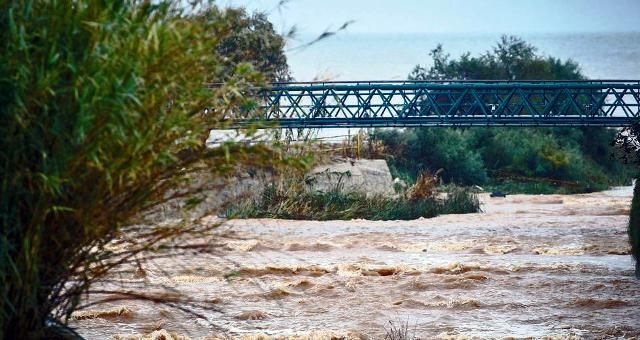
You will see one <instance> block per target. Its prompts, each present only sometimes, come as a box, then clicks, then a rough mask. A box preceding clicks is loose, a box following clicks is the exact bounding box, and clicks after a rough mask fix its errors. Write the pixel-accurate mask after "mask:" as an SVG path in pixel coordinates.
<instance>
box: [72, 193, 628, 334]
mask: <svg viewBox="0 0 640 340" xmlns="http://www.w3.org/2000/svg"><path fill="white" fill-rule="evenodd" d="M631 195H632V189H631V187H621V188H613V189H611V190H608V191H604V192H597V193H590V194H580V195H509V196H507V197H506V198H489V197H488V195H486V194H481V195H480V199H481V202H482V210H483V212H481V213H476V214H465V215H443V216H439V217H437V218H431V219H419V220H413V221H366V220H352V221H325V222H319V221H288V220H287V221H285V220H271V219H256V220H235V221H230V222H227V223H225V224H224V225H223V226H222V227H220V229H219V231H218V232H219V235H218V236H217V237H216V239H215V242H217V243H219V244H220V247H219V252H218V253H217V254H215V256H202V257H200V256H197V255H193V256H191V257H182V258H178V259H160V260H158V262H157V263H156V265H155V266H151V267H149V268H147V269H146V272H145V273H144V277H143V278H141V277H139V276H131V277H118V279H119V280H123V281H126V282H138V281H139V282H152V283H163V284H164V285H166V286H167V287H169V288H168V289H169V290H170V291H173V290H175V291H179V292H182V293H184V294H186V295H187V296H189V297H190V298H192V299H193V300H194V301H204V302H207V304H208V305H209V306H210V308H205V309H198V310H197V312H198V313H199V314H200V315H201V316H202V317H204V318H206V320H204V319H201V318H197V317H195V316H193V315H191V314H189V313H185V312H183V311H180V310H177V309H175V308H172V307H170V306H166V305H162V304H154V303H151V302H141V301H136V300H131V301H127V300H123V301H119V300H116V301H113V302H109V303H106V304H102V305H99V306H95V307H93V308H89V309H88V310H86V311H81V312H77V313H76V314H74V315H73V317H72V321H71V326H73V327H75V328H76V329H77V331H78V332H79V333H80V334H81V335H82V336H84V337H86V338H88V339H103V338H124V339H127V338H133V339H136V338H140V337H147V338H162V337H161V336H164V338H165V339H168V338H169V336H171V337H175V338H180V337H183V338H193V339H201V338H208V339H216V338H227V337H231V338H246V339H268V338H270V337H274V338H280V337H295V338H299V339H306V338H309V339H331V338H344V339H383V338H384V336H385V332H386V331H385V328H386V329H389V328H390V327H399V326H402V325H408V328H409V334H413V335H415V336H416V337H418V338H421V339H431V338H442V339H467V338H472V339H473V338H479V339H486V338H489V339H493V338H526V337H533V338H540V337H546V338H551V339H556V338H557V339H581V338H585V339H592V338H635V337H640V322H639V321H640V284H639V282H638V281H637V280H635V279H634V276H633V262H632V259H631V256H630V255H629V246H628V238H627V233H626V227H627V222H628V213H629V207H630V202H631ZM212 242H214V241H213V240H212ZM141 289H142V288H141Z"/></svg>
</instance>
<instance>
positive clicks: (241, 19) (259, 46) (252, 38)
mask: <svg viewBox="0 0 640 340" xmlns="http://www.w3.org/2000/svg"><path fill="white" fill-rule="evenodd" d="M205 16H207V17H208V19H209V20H215V21H219V22H222V23H225V26H224V27H222V28H218V29H217V30H216V31H213V32H211V35H212V37H217V36H220V33H221V32H220V31H221V30H222V31H223V32H224V33H225V34H224V35H223V38H222V39H220V42H219V43H218V44H217V46H216V53H217V54H219V55H221V56H222V57H223V59H222V61H223V65H224V69H225V73H230V72H232V71H233V69H234V67H235V65H237V64H238V63H241V62H245V63H251V64H252V65H253V66H254V68H255V69H256V70H258V71H260V72H261V73H262V74H263V75H264V76H265V77H266V78H267V79H268V80H269V81H288V80H290V79H291V76H290V75H289V65H288V64H287V57H286V55H285V54H284V46H285V43H286V41H285V38H284V37H283V36H281V35H280V34H278V33H276V31H275V30H274V28H273V24H272V23H271V22H269V20H268V19H267V14H266V13H260V12H257V13H251V14H249V13H247V11H246V9H244V8H225V9H219V8H217V7H213V8H211V9H210V10H209V11H207V13H206V14H205ZM221 19H224V20H221Z"/></svg>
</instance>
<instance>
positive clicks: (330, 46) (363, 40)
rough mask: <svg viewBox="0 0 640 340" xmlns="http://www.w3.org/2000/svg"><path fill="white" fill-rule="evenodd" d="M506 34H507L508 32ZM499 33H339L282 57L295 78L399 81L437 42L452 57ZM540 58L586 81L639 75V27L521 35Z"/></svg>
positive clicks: (485, 44) (481, 47) (291, 46)
mask: <svg viewBox="0 0 640 340" xmlns="http://www.w3.org/2000/svg"><path fill="white" fill-rule="evenodd" d="M507 34H508V33H507ZM502 35H503V33H455V34H445V33H403V34H379V33H352V32H348V31H342V32H338V33H337V34H335V35H332V36H330V37H328V38H326V39H322V40H320V41H318V42H316V43H313V44H310V45H308V46H307V44H308V43H309V42H311V41H313V40H314V38H316V36H312V35H304V36H299V37H297V38H295V39H293V40H291V41H290V42H289V43H288V47H287V52H286V53H287V58H288V62H289V65H290V68H291V71H292V74H293V76H294V78H295V80H297V81H312V80H404V79H407V76H408V75H409V73H410V72H411V71H412V70H413V68H414V67H415V66H416V65H421V66H423V67H427V68H428V67H430V66H431V65H432V61H431V57H430V56H429V52H430V51H431V50H433V49H434V48H436V46H437V45H438V44H442V46H443V48H444V51H445V52H446V53H449V54H450V55H451V58H457V57H459V56H460V55H462V54H463V53H465V52H470V53H471V55H473V56H478V55H480V54H483V53H484V52H486V51H487V50H491V49H493V48H494V47H495V46H496V45H497V43H498V41H499V40H500V37H501V36H502ZM510 35H515V36H518V37H521V38H522V39H524V40H525V41H526V42H528V43H530V44H532V45H533V46H535V47H536V48H537V52H538V53H539V54H541V55H544V56H553V57H556V58H561V59H563V60H565V59H572V60H573V61H575V62H577V63H578V64H579V65H580V66H581V69H582V71H583V73H584V74H585V75H586V76H587V77H589V78H591V79H640V31H638V32H620V33H611V32H603V33H521V34H510Z"/></svg>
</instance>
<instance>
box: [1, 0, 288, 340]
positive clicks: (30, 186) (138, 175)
mask: <svg viewBox="0 0 640 340" xmlns="http://www.w3.org/2000/svg"><path fill="white" fill-rule="evenodd" d="M180 6H184V5H183V4H182V3H181V2H175V3H174V2H171V1H153V2H150V1H126V0H122V1H98V0H77V1H28V0H25V1H22V0H20V1H18V0H15V1H5V2H3V3H2V4H1V5H0V159H1V161H0V173H1V174H2V177H1V179H0V183H1V189H0V190H1V191H0V221H1V222H0V338H15V339H27V338H29V339H32V338H41V337H52V336H56V335H57V336H62V335H64V334H67V335H69V334H70V333H69V332H71V331H69V330H67V331H65V330H64V324H65V323H66V320H67V319H68V318H69V316H70V315H71V312H72V311H73V310H75V309H76V308H77V307H78V304H79V303H80V301H81V299H80V298H81V296H82V294H84V293H86V292H88V291H89V290H88V289H89V287H90V286H91V284H92V283H94V282H96V281H97V280H99V279H100V278H103V277H104V276H105V275H106V273H108V272H109V271H110V270H112V269H113V268H114V267H116V266H119V265H121V264H123V263H126V262H130V261H137V260H138V256H139V255H140V254H141V253H142V252H143V251H154V249H158V248H159V247H161V246H163V242H164V241H167V240H168V239H171V238H173V237H177V236H178V235H182V234H183V233H184V232H188V231H193V230H194V228H196V227H198V224H197V223H195V224H192V223H186V222H179V223H176V224H168V225H167V224H165V225H162V226H156V227H144V226H132V225H131V221H132V219H133V218H134V217H137V216H139V215H140V214H141V213H142V212H144V211H148V210H149V209H152V208H154V207H157V206H159V205H161V204H163V203H164V202H167V201H169V200H176V199H186V200H188V199H189V198H191V197H192V195H193V194H194V192H197V191H198V190H200V189H199V188H197V187H192V186H190V185H189V183H190V181H191V180H192V179H193V178H194V175H195V174H197V173H201V172H203V171H208V172H209V174H210V175H211V176H213V178H220V177H221V176H224V175H227V174H230V173H231V172H232V171H234V170H235V169H237V168H238V167H239V166H241V165H244V166H253V167H257V166H262V165H265V164H269V163H271V162H273V160H274V159H275V160H277V159H278V157H280V156H278V154H276V155H274V154H273V153H272V152H271V151H270V150H269V148H267V147H266V146H262V145H256V146H244V145H237V144H232V143H224V144H222V145H220V147H217V148H207V147H206V146H205V140H206V139H207V137H208V135H209V130H210V129H211V128H213V127H216V126H224V124H225V120H228V119H233V118H234V117H236V116H237V115H250V114H251V110H250V109H251V108H252V107H255V102H254V101H253V100H252V99H250V98H249V97H247V96H245V95H244V94H243V93H245V92H246V89H247V88H249V87H252V86H256V85H259V84H260V83H261V82H262V80H263V77H262V76H261V75H260V74H259V73H256V72H255V71H253V69H252V67H251V66H250V65H248V64H244V63H238V64H233V63H228V62H227V61H223V58H222V57H220V56H219V55H218V54H217V53H211V52H212V51H217V47H218V46H219V43H220V41H221V40H222V39H224V38H225V37H227V36H228V35H227V33H225V32H227V31H228V30H227V29H226V28H227V27H229V26H230V25H231V24H230V23H231V22H233V20H234V19H235V18H233V17H227V14H226V13H222V12H220V15H218V16H215V17H211V16H206V15H201V13H203V12H210V11H214V9H212V8H210V7H209V6H205V5H196V6H195V7H193V8H187V9H184V8H182V7H180ZM212 32H214V33H213V34H212ZM207 82H209V83H210V82H215V83H219V82H222V84H221V85H220V86H218V87H216V88H213V89H207V88H204V86H202V85H203V84H204V83H207ZM204 107H208V108H209V110H208V113H207V114H204V113H203V108H204ZM284 161H288V160H287V159H284ZM290 164H299V163H298V162H295V161H293V163H290ZM176 186H181V187H186V189H184V190H170V189H171V188H175V187H176ZM131 233H134V234H135V236H132V235H131ZM114 242H115V243H117V244H118V245H119V247H116V248H115V249H120V250H118V251H116V250H113V249H114V248H113V247H110V244H113V243H114ZM164 246H165V247H166V244H165V245H164ZM140 297H141V296H138V297H137V298H140ZM61 326H62V327H61Z"/></svg>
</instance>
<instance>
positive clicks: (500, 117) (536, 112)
mask: <svg viewBox="0 0 640 340" xmlns="http://www.w3.org/2000/svg"><path fill="white" fill-rule="evenodd" d="M259 94H260V97H261V101H260V104H259V109H258V112H257V115H256V116H254V117H253V118H252V120H246V121H244V120H239V121H236V122H235V123H234V127H242V126H243V124H245V123H246V122H249V121H251V122H255V120H256V119H257V120H262V121H265V122H269V123H271V122H274V123H277V124H278V125H279V126H281V127H288V128H305V127H310V128H320V127H384V126H396V127H411V126H612V127H616V126H627V125H629V124H630V123H633V122H638V121H640V80H591V81H520V82H518V81H404V82H394V81H370V82H309V83H275V84H271V86H269V87H267V88H263V89H259Z"/></svg>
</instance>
